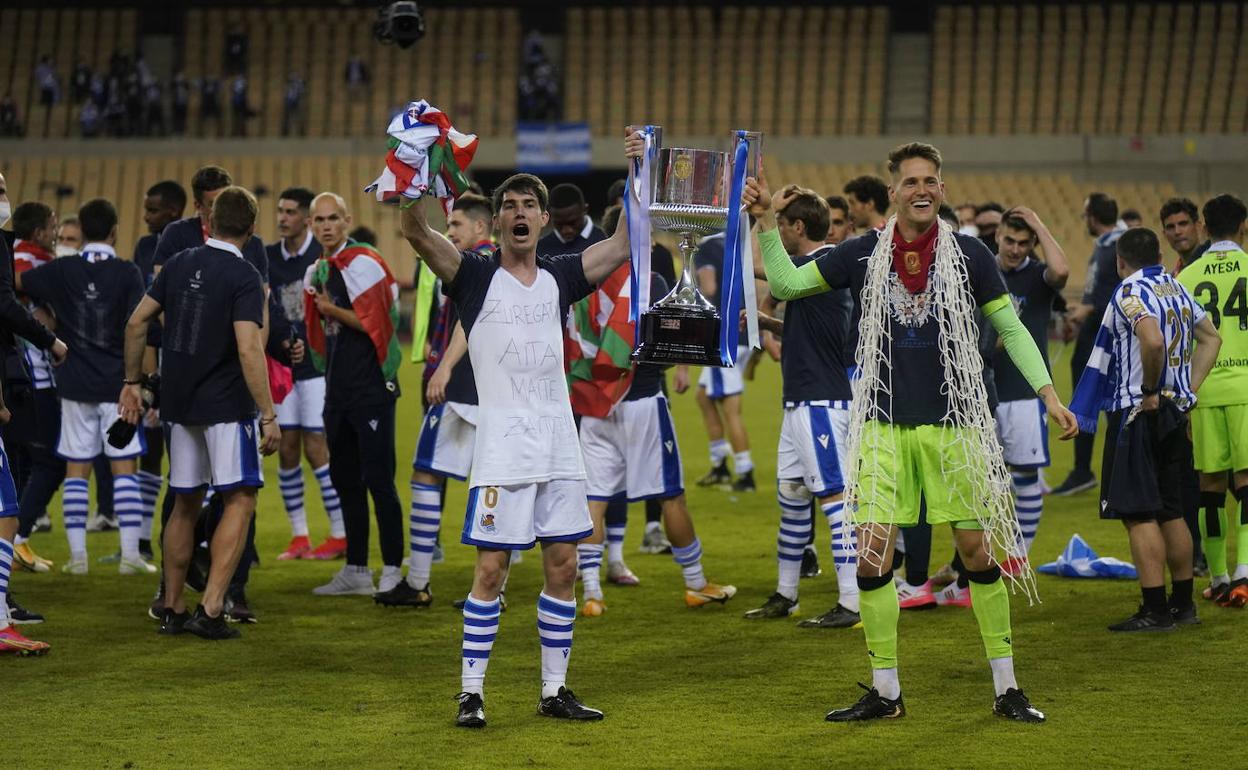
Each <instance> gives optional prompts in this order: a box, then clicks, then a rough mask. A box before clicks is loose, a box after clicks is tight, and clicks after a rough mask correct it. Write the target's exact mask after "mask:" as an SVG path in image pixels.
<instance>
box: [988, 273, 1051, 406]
mask: <svg viewBox="0 0 1248 770" xmlns="http://www.w3.org/2000/svg"><path fill="white" fill-rule="evenodd" d="M1046 269H1047V268H1046V266H1045V264H1044V263H1043V262H1041V261H1039V260H1037V259H1032V258H1030V257H1028V258H1027V261H1026V262H1024V263H1023V264H1022V266H1021V267H1019V268H1018V269H1017V270H1010V271H1009V272H1005V273H1004V275H1005V286H1006V288H1008V289H1009V290H1010V298H1011V299H1012V300H1013V301H1014V309H1015V310H1016V311H1017V312H1018V317H1019V320H1021V321H1022V322H1023V326H1025V327H1026V328H1027V332H1028V333H1029V334H1031V338H1032V339H1033V340H1035V341H1036V347H1038V348H1040V356H1041V357H1042V358H1043V359H1044V368H1045V369H1048V368H1049V320H1050V319H1051V318H1052V315H1053V303H1054V302H1055V301H1056V300H1057V298H1058V297H1059V296H1061V295H1060V294H1059V293H1058V291H1057V289H1054V288H1053V287H1052V286H1050V285H1049V284H1048V282H1047V281H1045V280H1044V273H1045V271H1046ZM992 368H993V370H994V372H995V375H996V379H997V393H998V395H999V396H1000V397H1001V400H1002V401H1026V400H1030V399H1033V398H1035V397H1036V391H1035V390H1033V389H1032V387H1031V386H1030V385H1028V384H1027V380H1026V378H1024V377H1023V373H1022V372H1020V371H1019V370H1018V367H1017V366H1015V365H1014V361H1012V360H1011V359H1010V356H1009V354H1007V353H1006V352H1005V350H996V351H995V352H994V354H993V357H992Z"/></svg>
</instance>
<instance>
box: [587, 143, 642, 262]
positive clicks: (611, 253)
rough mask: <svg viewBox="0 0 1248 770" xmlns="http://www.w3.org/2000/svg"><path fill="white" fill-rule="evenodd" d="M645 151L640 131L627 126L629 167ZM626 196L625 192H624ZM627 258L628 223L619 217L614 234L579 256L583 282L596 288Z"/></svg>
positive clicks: (625, 144) (626, 151)
mask: <svg viewBox="0 0 1248 770" xmlns="http://www.w3.org/2000/svg"><path fill="white" fill-rule="evenodd" d="M645 151H646V143H645V140H644V139H643V138H642V134H641V132H640V131H638V130H636V129H634V128H633V127H632V126H628V127H626V128H625V129H624V157H625V158H627V159H628V164H629V166H630V167H631V166H632V164H633V161H634V160H635V159H636V158H640V157H641V156H642V155H643V154H644V153H645ZM626 194H627V191H626ZM628 257H629V247H628V221H627V219H626V218H625V217H620V218H619V221H617V222H616V223H615V232H614V233H611V237H609V238H607V239H606V240H602V241H598V242H597V243H595V244H594V245H593V246H590V247H589V248H588V249H585V252H584V253H583V254H581V268H582V269H583V270H584V271H585V280H587V281H588V282H589V283H590V284H591V285H594V286H597V285H598V284H600V283H602V282H603V281H605V280H606V279H607V276H609V275H611V273H613V272H614V271H615V269H616V268H617V267H619V266H620V265H622V264H624V262H625V260H627V259H628Z"/></svg>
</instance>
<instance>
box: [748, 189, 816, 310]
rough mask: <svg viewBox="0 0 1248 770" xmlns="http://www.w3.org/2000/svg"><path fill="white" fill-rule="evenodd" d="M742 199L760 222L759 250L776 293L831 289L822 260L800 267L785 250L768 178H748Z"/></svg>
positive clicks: (797, 295)
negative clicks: (822, 268)
mask: <svg viewBox="0 0 1248 770" xmlns="http://www.w3.org/2000/svg"><path fill="white" fill-rule="evenodd" d="M741 202H742V203H744V204H745V206H746V208H748V209H749V212H750V214H751V215H752V216H753V217H754V221H755V222H756V223H757V227H758V245H759V251H761V252H762V254H763V269H764V271H765V272H766V273H767V283H768V284H769V285H770V287H771V293H772V296H774V297H775V298H776V299H780V300H790V299H801V298H802V297H809V296H810V295H811V294H818V293H820V292H824V291H827V290H828V288H829V287H828V282H827V281H825V280H823V274H822V273H820V272H819V266H818V264H816V263H815V262H814V261H813V260H812V261H810V262H807V263H806V264H804V265H802V266H801V267H797V266H795V265H794V264H793V260H791V259H789V255H788V252H786V251H785V250H784V244H783V243H781V242H780V233H779V231H778V230H776V212H775V211H774V209H773V207H772V205H771V193H770V191H768V189H767V178H766V177H765V176H763V175H762V173H761V172H760V173H759V176H758V178H757V179H756V178H754V177H750V178H749V179H746V180H745V191H744V192H743V193H742V194H741Z"/></svg>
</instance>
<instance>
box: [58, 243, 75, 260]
mask: <svg viewBox="0 0 1248 770" xmlns="http://www.w3.org/2000/svg"><path fill="white" fill-rule="evenodd" d="M77 253H78V250H77V249H75V248H74V247H73V246H66V245H65V244H63V243H58V244H56V256H58V257H72V256H74V255H75V254H77Z"/></svg>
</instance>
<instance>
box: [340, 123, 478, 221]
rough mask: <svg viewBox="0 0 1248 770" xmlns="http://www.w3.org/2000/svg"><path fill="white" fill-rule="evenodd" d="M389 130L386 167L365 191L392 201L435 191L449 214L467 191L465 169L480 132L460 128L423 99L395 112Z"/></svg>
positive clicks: (378, 197)
mask: <svg viewBox="0 0 1248 770" xmlns="http://www.w3.org/2000/svg"><path fill="white" fill-rule="evenodd" d="M386 133H387V134H388V135H389V137H390V140H389V142H388V143H387V148H388V152H387V153H386V167H385V169H384V170H383V171H382V172H381V176H379V177H377V178H376V179H375V180H373V183H372V184H370V185H369V186H368V187H365V188H364V191H365V192H373V193H376V194H377V200H379V201H394V200H398V199H401V198H407V199H409V200H417V199H419V198H423V197H424V196H425V195H426V194H427V193H428V192H429V191H430V190H432V191H433V194H434V195H435V196H437V197H438V199H440V200H441V201H442V206H443V208H445V209H446V210H447V211H448V212H449V211H450V208H451V204H452V203H453V202H454V200H455V198H456V197H458V196H459V195H460V194H461V193H462V192H464V191H465V190H467V189H468V184H469V180H468V177H467V176H466V175H465V174H464V172H465V171H466V170H467V169H468V164H470V163H472V157H473V155H474V154H476V152H477V144H478V139H477V137H476V134H465V133H463V132H461V131H458V130H456V129H455V127H454V126H452V125H451V119H450V117H448V116H447V114H446V113H445V112H443V111H442V110H439V109H438V108H437V107H434V106H433V105H431V104H429V103H428V102H426V101H425V100H423V99H421V100H420V101H415V102H411V103H409V104H408V105H407V107H406V108H405V109H404V110H403V111H402V112H400V113H399V114H397V115H395V116H394V118H393V119H391V121H390V126H389V128H387V129H386Z"/></svg>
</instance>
